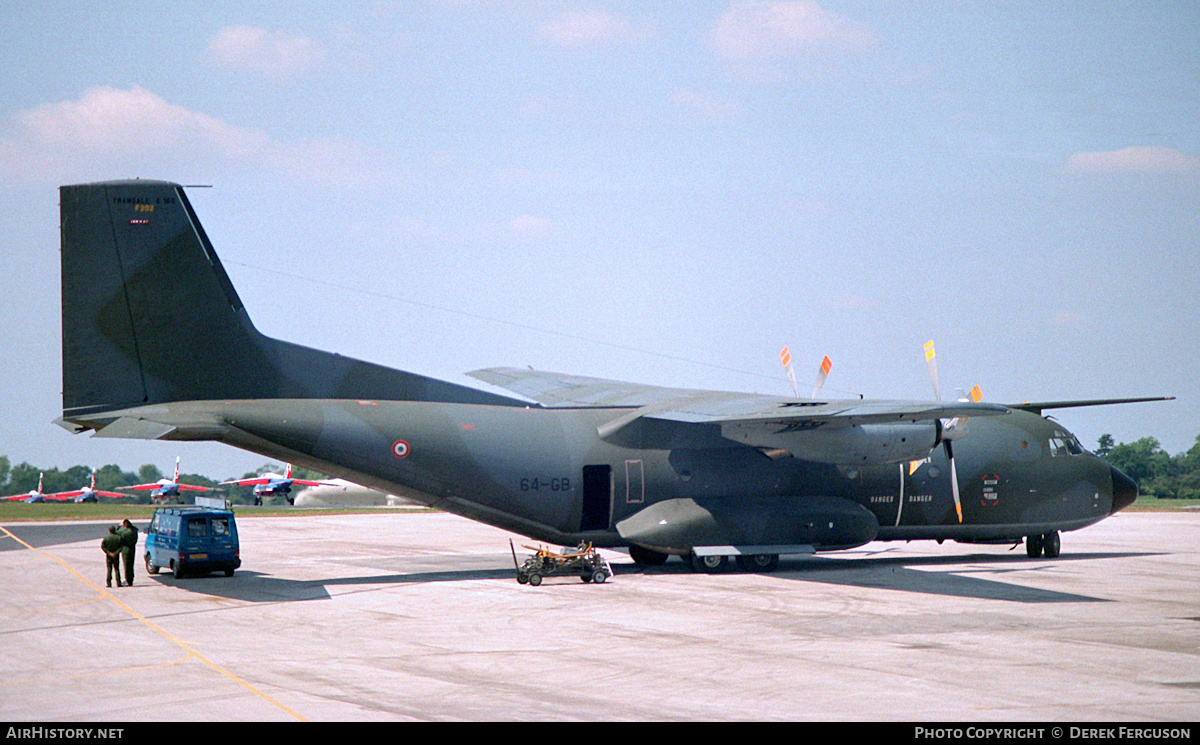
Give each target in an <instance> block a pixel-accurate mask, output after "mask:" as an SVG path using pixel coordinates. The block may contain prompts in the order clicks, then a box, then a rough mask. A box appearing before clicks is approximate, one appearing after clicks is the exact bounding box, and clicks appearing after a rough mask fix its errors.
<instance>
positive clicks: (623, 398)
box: [467, 367, 697, 408]
mask: <svg viewBox="0 0 1200 745" xmlns="http://www.w3.org/2000/svg"><path fill="white" fill-rule="evenodd" d="M467 375H470V376H471V377H473V378H475V379H477V380H482V381H483V382H485V383H491V384H492V385H494V386H498V387H500V388H504V389H507V390H510V391H512V392H513V393H517V394H519V395H522V396H524V397H526V398H529V399H532V400H534V401H537V402H538V403H540V404H544V405H546V406H556V407H567V408H594V407H605V406H612V407H628V406H646V405H648V404H652V403H655V402H658V401H664V400H668V399H672V398H678V397H682V396H687V395H692V394H695V393H697V391H691V390H686V389H679V388H660V387H658V386H653V385H641V384H639V383H626V382H623V381H619V380H605V379H604V378H588V377H584V376H582V375H562V374H560V373H552V372H543V371H541V370H528V369H526V370H522V369H521V368H518V367H489V368H487V369H484V370H475V371H474V372H469V373H467Z"/></svg>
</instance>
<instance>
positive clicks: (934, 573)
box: [152, 552, 1154, 603]
mask: <svg viewBox="0 0 1200 745" xmlns="http://www.w3.org/2000/svg"><path fill="white" fill-rule="evenodd" d="M1152 555H1154V554H1152V553H1138V552H1107V553H1101V552H1097V553H1081V554H1072V555H1070V556H1060V557H1059V558H1057V559H1054V560H1053V561H1043V562H1035V561H1034V560H1031V559H1029V558H1027V557H1026V556H1024V555H1021V556H1014V555H1005V556H990V555H977V554H969V555H962V556H928V557H913V556H903V557H899V556H883V557H868V558H857V557H856V558H827V557H805V558H800V559H792V560H789V559H787V558H784V559H782V560H781V562H780V566H779V569H778V570H777V571H775V572H773V573H771V574H767V575H763V576H765V577H770V578H773V579H778V580H781V581H793V582H794V581H800V582H818V583H822V584H829V585H837V586H841V587H847V588H872V589H879V590H897V591H900V592H909V593H916V594H927V595H944V596H953V597H962V598H974V599H979V600H1006V601H1009V602H1017V603H1097V602H1110V600H1109V599H1107V598H1102V597H1093V596H1088V595H1081V594H1077V593H1069V592H1059V591H1055V590H1047V589H1044V588H1040V587H1030V586H1027V585H1022V584H1017V583H1012V582H1002V581H1000V580H998V579H995V578H994V577H996V576H1000V575H1004V574H1009V573H1015V572H1029V571H1042V570H1046V569H1051V568H1053V567H1054V566H1055V565H1056V564H1058V565H1060V563H1061V562H1064V561H1069V562H1076V561H1089V560H1095V559H1122V558H1134V557H1139V556H1152ZM497 558H498V559H499V557H497ZM446 559H447V560H453V557H446ZM473 559H476V560H477V559H478V557H473ZM963 565H969V566H963ZM939 567H945V568H944V569H939ZM950 567H953V568H950ZM612 569H613V573H614V578H613V579H612V580H610V581H620V579H621V577H622V576H632V575H638V574H644V575H648V576H655V575H659V576H662V578H663V581H676V580H674V579H672V578H671V577H670V576H669V575H685V576H694V575H693V572H692V570H691V569H690V568H689V567H688V566H686V565H685V564H683V563H681V562H676V561H671V562H668V563H667V564H664V565H662V566H657V567H641V566H637V565H634V564H628V563H624V562H622V561H618V562H616V563H614V564H613V565H612ZM727 575H728V579H729V580H730V581H735V578H736V577H737V573H736V572H732V571H731V572H728V573H727ZM982 575H991V576H982ZM483 580H511V581H513V583H514V584H516V579H515V572H514V570H513V569H512V568H510V567H505V566H493V567H488V568H482V567H476V568H462V569H429V570H425V571H413V572H405V573H388V574H377V575H365V576H354V577H334V578H327V579H313V580H297V579H286V578H279V577H273V576H271V575H269V574H263V573H260V572H255V571H251V570H244V569H239V570H238V571H237V573H236V574H235V575H234V576H233V577H232V578H230V577H225V576H224V575H222V574H220V573H214V574H212V575H208V576H199V577H183V578H179V579H176V578H175V577H173V576H172V575H170V574H160V575H157V576H155V577H152V581H155V582H160V583H162V584H165V585H171V586H173V587H177V588H179V589H181V590H187V591H188V592H195V593H201V594H205V595H210V596H214V597H223V598H229V599H233V600H242V601H245V602H260V603H279V602H294V601H303V600H328V599H330V598H331V597H332V595H331V594H330V589H331V588H341V589H342V590H344V591H351V592H353V591H354V590H353V589H350V588H355V587H362V588H368V587H370V586H379V585H383V586H388V585H404V584H414V583H418V584H423V583H431V582H476V581H483ZM561 582H578V580H577V579H575V578H574V577H571V576H564V577H556V578H553V579H551V580H550V581H549V582H547V583H546V584H547V586H548V589H552V586H553V585H554V584H557V583H561Z"/></svg>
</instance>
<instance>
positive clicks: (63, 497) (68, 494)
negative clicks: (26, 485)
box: [42, 489, 83, 502]
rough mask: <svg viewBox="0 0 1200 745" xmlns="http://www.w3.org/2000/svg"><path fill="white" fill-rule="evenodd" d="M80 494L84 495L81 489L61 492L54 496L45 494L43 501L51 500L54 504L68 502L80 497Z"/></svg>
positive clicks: (53, 494)
mask: <svg viewBox="0 0 1200 745" xmlns="http://www.w3.org/2000/svg"><path fill="white" fill-rule="evenodd" d="M80 494H83V492H82V491H80V490H79V489H76V490H75V491H59V492H54V493H52V494H43V495H42V499H46V500H51V501H54V502H66V501H67V500H69V499H74V498H75V497H78V496H79V495H80Z"/></svg>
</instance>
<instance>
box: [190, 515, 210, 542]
mask: <svg viewBox="0 0 1200 745" xmlns="http://www.w3.org/2000/svg"><path fill="white" fill-rule="evenodd" d="M187 528H188V537H189V538H203V537H204V536H206V535H208V521H207V520H205V519H204V518H202V517H193V518H189V519H188V521H187Z"/></svg>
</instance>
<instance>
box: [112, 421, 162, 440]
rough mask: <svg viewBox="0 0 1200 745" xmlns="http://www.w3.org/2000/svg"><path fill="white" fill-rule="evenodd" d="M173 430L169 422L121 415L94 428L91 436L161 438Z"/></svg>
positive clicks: (134, 438)
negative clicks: (106, 423) (94, 432)
mask: <svg viewBox="0 0 1200 745" xmlns="http://www.w3.org/2000/svg"><path fill="white" fill-rule="evenodd" d="M174 431H175V427H174V426H172V425H170V424H162V423H160V422H151V421H147V420H145V419H137V418H134V417H121V418H120V419H118V420H116V421H115V422H113V423H112V424H109V425H108V426H105V427H101V428H100V429H98V430H96V434H95V435H93V437H123V438H128V439H131V440H161V439H162V438H164V437H166V436H167V435H169V434H171V433H172V432H174Z"/></svg>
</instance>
